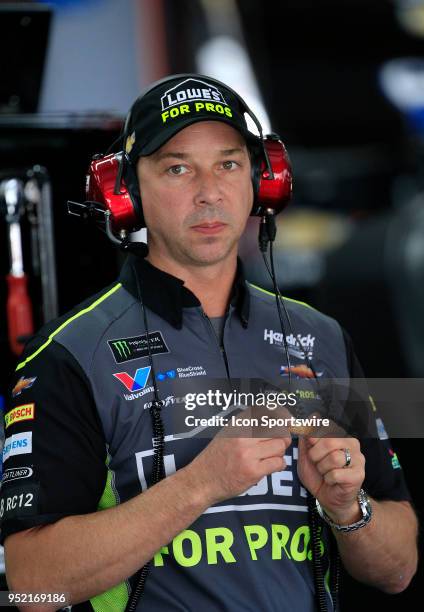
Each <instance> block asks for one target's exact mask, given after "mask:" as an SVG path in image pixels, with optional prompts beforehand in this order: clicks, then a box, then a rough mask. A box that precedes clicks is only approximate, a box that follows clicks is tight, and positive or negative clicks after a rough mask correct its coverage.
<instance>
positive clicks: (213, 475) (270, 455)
mask: <svg viewBox="0 0 424 612" xmlns="http://www.w3.org/2000/svg"><path fill="white" fill-rule="evenodd" d="M290 444H291V437H290V436H289V435H287V437H284V438H233V437H226V436H225V435H221V434H218V435H217V436H215V438H214V439H213V440H212V441H211V442H210V443H209V444H208V446H207V447H206V448H205V449H204V450H203V451H202V452H201V453H200V454H199V455H197V457H196V458H195V459H194V460H193V461H192V462H191V463H190V464H189V465H188V466H186V468H184V469H185V470H186V471H188V472H190V473H191V478H192V483H193V486H197V487H199V489H200V490H203V491H204V492H205V494H206V495H207V497H208V500H209V503H210V505H211V504H214V503H216V502H218V501H222V500H224V499H229V498H231V497H235V496H236V495H240V493H244V492H245V491H247V489H249V488H250V487H252V486H253V485H255V484H256V483H258V482H259V480H261V478H263V477H264V476H265V475H268V474H272V473H273V472H278V471H281V470H284V469H285V467H286V462H285V461H284V454H285V452H286V449H287V448H288V447H289V446H290Z"/></svg>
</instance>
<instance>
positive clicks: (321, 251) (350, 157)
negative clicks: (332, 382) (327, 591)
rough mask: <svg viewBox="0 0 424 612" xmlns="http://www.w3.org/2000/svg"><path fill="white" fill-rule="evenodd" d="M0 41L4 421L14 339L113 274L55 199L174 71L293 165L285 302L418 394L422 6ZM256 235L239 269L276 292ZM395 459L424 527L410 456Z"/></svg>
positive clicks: (353, 592) (154, 6)
mask: <svg viewBox="0 0 424 612" xmlns="http://www.w3.org/2000/svg"><path fill="white" fill-rule="evenodd" d="M0 31H1V36H0V66H1V72H0V74H1V80H0V309H1V317H0V352H1V356H2V364H3V367H2V368H1V370H0V407H1V405H2V402H3V398H2V396H3V397H4V395H5V393H6V388H7V383H8V379H9V377H10V375H11V372H12V371H13V369H14V366H15V363H16V359H17V354H18V353H19V351H20V350H21V348H22V344H23V342H24V341H25V337H27V336H29V335H30V334H31V332H32V330H34V329H37V328H38V327H40V326H41V325H42V324H43V323H44V322H45V321H47V320H49V319H51V318H53V317H55V316H57V315H58V314H63V313H64V312H66V310H68V309H70V308H71V307H72V306H74V305H75V304H77V303H78V302H80V301H81V300H83V299H85V298H86V297H88V296H89V295H91V294H92V293H95V292H96V291H98V290H100V289H101V288H102V287H103V286H104V285H106V284H108V283H110V282H112V281H113V280H114V279H115V277H116V276H117V273H118V270H119V267H120V264H121V263H122V257H121V255H120V253H119V252H118V251H117V250H116V249H115V247H113V245H112V244H111V243H110V242H109V241H108V239H107V238H106V237H105V236H104V234H102V233H101V232H99V231H96V230H94V229H93V228H92V227H90V226H86V225H84V224H83V223H82V221H81V220H80V219H77V218H75V217H70V216H69V215H67V212H66V210H67V209H66V201H67V200H68V199H71V200H76V201H83V199H84V187H85V172H86V169H87V167H88V164H89V161H90V159H91V157H92V155H93V154H94V153H99V152H105V151H106V149H107V148H108V147H109V145H110V144H111V143H112V142H113V141H114V140H115V139H116V138H117V136H118V135H119V132H120V129H121V127H122V122H123V119H124V117H125V114H126V112H127V110H128V108H129V107H130V105H131V103H132V102H133V100H134V99H135V98H136V97H137V96H138V95H139V93H140V92H141V90H142V89H143V87H145V86H146V85H148V84H149V83H150V82H152V81H154V80H156V79H159V78H161V77H163V76H165V75H167V74H171V73H177V72H192V71H199V72H202V73H205V74H208V75H210V76H214V77H216V78H218V79H221V80H223V81H225V82H226V83H228V84H229V85H230V86H232V87H233V88H234V89H236V90H237V91H238V92H239V93H240V94H241V95H242V96H243V97H244V98H245V100H246V101H247V102H248V104H249V106H251V108H252V109H253V110H254V112H255V113H256V114H257V116H258V117H259V118H260V120H261V122H262V124H263V126H264V131H265V132H269V131H274V132H277V133H278V134H280V136H281V138H282V140H283V141H284V142H285V144H286V146H287V148H288V151H289V154H290V157H291V161H292V164H293V171H294V198H293V201H292V203H291V204H290V206H289V208H288V209H287V210H286V211H285V212H284V213H283V214H282V215H280V217H279V218H278V234H277V241H276V249H275V252H276V267H277V271H278V281H279V284H280V286H281V289H282V291H283V293H284V294H285V295H287V296H289V297H293V298H295V299H300V300H302V301H307V302H309V303H311V304H312V305H314V306H315V307H316V308H318V309H320V310H322V311H324V312H325V313H327V314H329V315H331V316H334V317H335V318H337V319H338V321H339V322H340V323H341V324H342V325H343V326H344V327H345V328H346V330H347V331H348V332H349V334H350V335H351V336H352V338H353V341H354V344H355V347H356V351H357V354H358V356H359V359H360V361H361V362H362V365H363V367H364V370H365V372H366V374H367V376H369V377H398V378H400V377H407V378H410V377H424V0H423V1H421V0H371V1H370V0H280V1H279V2H274V3H268V4H265V3H264V2H263V1H260V0H239V1H237V0H61V1H59V0H56V1H55V0H52V1H51V2H49V3H45V2H15V3H8V2H0ZM257 225H258V220H257V219H252V220H251V222H249V227H248V231H247V232H246V237H245V239H244V241H243V245H242V256H243V258H244V261H245V263H246V268H247V277H248V278H249V280H251V281H252V282H254V283H257V284H260V285H261V286H263V287H265V288H271V287H270V284H269V281H268V278H267V276H266V273H265V270H264V267H263V263H262V258H261V257H260V255H259V251H258V248H257ZM393 444H394V447H395V450H396V451H397V453H398V456H399V458H400V462H401V464H402V466H403V468H404V471H405V475H406V478H407V481H408V484H409V487H410V489H411V492H412V494H413V497H414V500H415V504H416V508H417V512H418V513H419V514H420V516H421V519H422V516H423V510H424V501H423V493H422V485H421V481H420V467H419V466H420V464H419V461H418V459H419V457H420V456H421V455H420V454H419V453H420V451H421V452H422V448H423V447H422V442H421V440H419V439H395V440H393ZM0 570H1V568H0ZM423 579H424V573H423V570H422V567H421V568H420V573H419V575H418V576H417V577H416V578H415V579H414V581H413V584H412V585H411V586H410V587H409V589H408V590H407V591H406V592H405V593H402V594H400V595H396V596H386V595H384V594H382V593H379V592H377V591H376V590H374V589H371V588H367V587H365V586H362V585H361V586H358V584H357V583H353V581H351V580H350V579H349V578H348V577H347V576H346V577H345V579H344V588H343V590H342V603H343V610H346V611H349V610H352V611H353V610H356V609H357V605H358V602H359V601H365V602H366V603H367V605H368V604H369V605H374V604H375V605H379V604H382V605H384V607H385V610H386V611H389V610H395V609H396V610H398V609H399V607H400V606H402V605H403V606H408V605H412V602H414V601H415V602H416V601H417V598H421V596H422V594H423V593H422V584H423ZM420 583H421V584H420ZM361 598H365V600H364V599H361ZM415 605H416V604H415Z"/></svg>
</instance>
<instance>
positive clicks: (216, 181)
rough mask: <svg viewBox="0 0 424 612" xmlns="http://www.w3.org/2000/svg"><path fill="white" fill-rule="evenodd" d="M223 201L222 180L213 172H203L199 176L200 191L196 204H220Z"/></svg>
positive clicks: (198, 191)
mask: <svg viewBox="0 0 424 612" xmlns="http://www.w3.org/2000/svg"><path fill="white" fill-rule="evenodd" d="M221 200H222V192H221V181H220V178H219V177H218V176H217V175H216V174H215V173H214V172H211V171H203V172H200V173H199V176H198V189H197V193H196V196H195V204H198V205H203V206H204V205H205V204H213V205H216V204H219V203H220V202H221Z"/></svg>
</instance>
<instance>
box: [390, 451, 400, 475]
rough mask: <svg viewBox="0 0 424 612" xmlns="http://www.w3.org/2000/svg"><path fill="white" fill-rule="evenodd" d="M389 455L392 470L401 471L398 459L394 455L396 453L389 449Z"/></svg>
mask: <svg viewBox="0 0 424 612" xmlns="http://www.w3.org/2000/svg"><path fill="white" fill-rule="evenodd" d="M389 455H390V457H391V459H392V468H393V469H394V470H400V469H401V465H400V463H399V459H398V456H397V455H396V453H395V452H394V451H393V450H392V449H390V450H389Z"/></svg>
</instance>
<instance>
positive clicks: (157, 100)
mask: <svg viewBox="0 0 424 612" xmlns="http://www.w3.org/2000/svg"><path fill="white" fill-rule="evenodd" d="M246 112H247V113H248V114H249V115H250V116H252V118H253V119H254V120H256V122H257V123H258V125H259V122H258V121H257V119H256V117H254V115H253V114H252V112H251V111H250V110H249V109H248V107H247V105H246V104H245V102H244V101H243V100H242V98H241V97H240V96H239V95H238V94H236V92H235V91H234V90H232V89H231V88H230V87H227V86H226V85H225V84H224V83H221V82H220V81H217V80H216V79H213V78H211V77H208V76H204V75H201V74H176V75H173V76H170V77H167V78H165V79H162V80H161V81H158V82H157V83H155V84H153V85H152V86H151V87H150V88H149V89H148V90H147V91H146V92H145V93H144V94H142V95H141V96H140V97H139V98H137V100H136V101H135V102H134V104H133V105H132V107H131V110H130V112H129V114H128V117H127V121H126V124H125V130H124V138H125V143H124V148H125V151H126V153H127V155H128V157H129V159H130V161H131V163H133V164H135V163H136V162H137V160H138V158H139V157H141V156H145V155H151V154H152V153H154V152H155V151H156V150H157V149H159V148H160V147H161V146H162V145H164V144H165V143H166V142H167V141H168V140H169V139H170V138H172V137H173V136H175V134H177V133H178V132H179V131H181V130H182V129H184V128H185V127H187V126H189V125H191V124H193V123H196V122H198V121H223V122H224V123H228V125H231V126H232V127H233V128H235V129H236V130H238V131H239V132H240V133H241V134H242V135H243V137H244V138H245V140H246V142H247V144H248V146H251V147H252V148H257V147H258V146H260V145H261V139H260V138H259V137H258V136H257V135H255V134H253V132H250V131H249V129H248V127H247V123H246V119H245V113H246ZM259 127H260V126H259Z"/></svg>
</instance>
